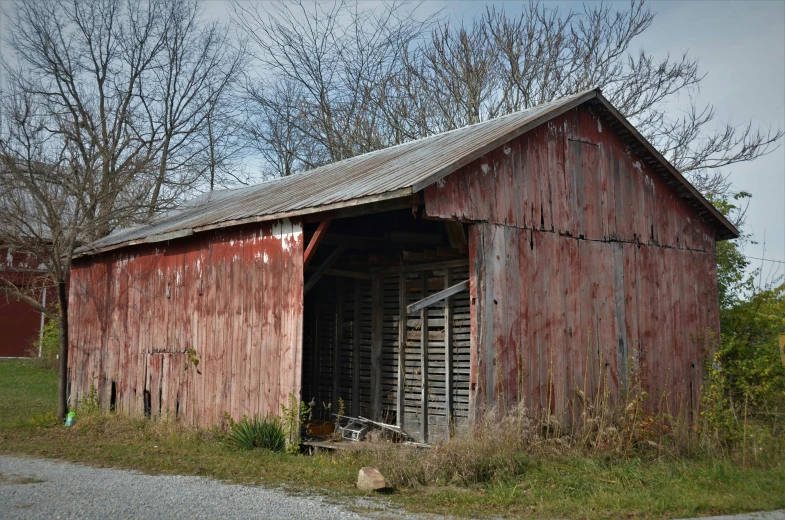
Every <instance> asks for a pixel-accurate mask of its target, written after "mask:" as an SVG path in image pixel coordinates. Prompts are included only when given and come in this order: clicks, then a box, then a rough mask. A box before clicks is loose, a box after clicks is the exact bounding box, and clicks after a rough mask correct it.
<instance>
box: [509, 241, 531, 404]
mask: <svg viewBox="0 0 785 520" xmlns="http://www.w3.org/2000/svg"><path fill="white" fill-rule="evenodd" d="M531 233H532V232H531V231H526V230H522V231H521V232H520V233H519V235H518V243H517V246H518V249H517V251H515V253H517V257H518V263H517V267H518V270H517V271H512V270H511V271H510V276H517V277H518V279H519V280H520V284H519V286H518V287H517V289H518V295H517V297H518V312H519V314H518V317H519V319H518V320H517V323H516V325H517V327H514V328H513V331H515V332H517V334H518V338H519V344H518V349H517V350H518V351H517V353H516V360H515V365H516V370H517V372H518V374H519V375H518V382H517V383H518V389H517V396H518V397H517V399H518V402H519V403H522V406H525V407H527V408H529V409H530V408H531V406H532V402H531V366H532V356H531V348H532V340H531V329H532V326H531V319H532V308H531V305H530V302H531V293H532V285H533V283H534V280H533V279H532V277H531V276H530V275H529V272H530V270H531V269H532V266H533V264H534V259H533V258H532V254H531V253H532V250H531V247H530V244H531Z"/></svg>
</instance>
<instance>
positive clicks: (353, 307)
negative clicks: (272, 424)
mask: <svg viewBox="0 0 785 520" xmlns="http://www.w3.org/2000/svg"><path fill="white" fill-rule="evenodd" d="M321 228H322V233H323V236H322V237H321V238H320V245H319V246H318V250H317V251H316V252H315V253H314V256H313V260H312V261H311V262H310V263H309V265H308V266H307V267H306V273H307V274H306V278H305V280H306V281H305V287H304V291H305V299H304V319H303V379H302V398H303V401H304V402H309V401H312V402H313V411H314V416H315V417H317V418H322V419H325V420H331V419H332V418H333V416H332V415H331V414H332V413H339V412H340V411H342V412H343V414H345V415H348V416H352V417H358V416H362V417H365V418H370V419H373V420H379V421H384V422H386V423H389V424H395V425H398V426H400V427H402V428H405V431H406V432H407V433H409V434H410V435H411V436H412V437H414V438H415V439H417V440H419V441H421V442H438V441H439V440H444V439H445V438H447V436H448V435H449V432H450V427H451V426H453V427H454V426H455V425H460V424H462V423H463V422H465V421H466V419H467V418H468V408H469V369H470V319H469V294H468V291H467V290H465V289H464V290H460V292H457V293H455V294H453V295H452V296H448V297H446V298H443V299H438V301H435V302H433V303H430V305H428V306H426V307H424V308H422V309H419V310H414V311H413V312H407V310H406V307H407V306H409V305H412V304H415V303H416V302H418V301H420V300H422V299H423V298H426V297H428V296H433V295H435V294H436V293H439V292H440V291H443V290H445V289H447V288H450V287H453V286H455V285H456V284H459V283H460V282H463V281H466V280H468V278H469V257H468V246H467V229H466V227H465V225H464V224H461V223H457V222H448V223H445V222H441V221H435V220H423V219H422V217H421V215H420V214H419V213H418V212H417V210H416V209H415V210H414V211H413V210H412V209H403V210H397V211H389V212H384V213H376V214H371V215H364V216H360V217H354V218H346V219H340V220H335V221H332V222H331V223H328V224H321ZM319 229H320V223H313V224H307V225H306V228H305V235H306V243H309V242H310V240H311V238H312V237H313V236H314V235H316V234H317V233H319V232H320V231H319ZM467 287H468V285H467ZM400 316H406V320H405V323H404V324H402V323H401V319H400ZM423 323H427V326H426V327H423V325H422V324H423ZM402 342H405V344H406V348H405V351H404V355H403V357H402V358H401V357H400V356H399V345H400V344H401V343H402ZM401 366H404V367H405V369H404V370H403V371H401V370H400V369H399V367H401ZM423 367H427V369H423ZM401 373H402V374H403V378H402V379H401V378H400V377H399V375H400V374H401ZM372 382H375V383H376V388H374V387H373V386H372ZM400 398H402V399H403V401H402V402H401V401H400V400H399V399H400ZM339 399H340V400H342V402H343V407H341V404H340V401H339ZM341 409H342V410H341ZM401 409H403V410H405V413H404V415H403V417H399V410H401Z"/></svg>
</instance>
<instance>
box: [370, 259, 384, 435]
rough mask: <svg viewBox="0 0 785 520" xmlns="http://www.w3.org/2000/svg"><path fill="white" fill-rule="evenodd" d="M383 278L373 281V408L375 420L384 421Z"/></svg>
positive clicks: (374, 278)
mask: <svg viewBox="0 0 785 520" xmlns="http://www.w3.org/2000/svg"><path fill="white" fill-rule="evenodd" d="M383 298H384V295H383V288H382V277H381V276H379V275H378V274H377V275H374V276H373V278H372V279H371V406H372V407H373V419H374V420H375V421H381V420H382V377H383V375H382V343H383V333H384V300H383Z"/></svg>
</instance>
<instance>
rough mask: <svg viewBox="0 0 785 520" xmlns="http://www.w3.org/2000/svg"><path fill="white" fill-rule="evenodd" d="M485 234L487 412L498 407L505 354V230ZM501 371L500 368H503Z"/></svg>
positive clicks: (490, 227) (489, 226) (490, 228)
mask: <svg viewBox="0 0 785 520" xmlns="http://www.w3.org/2000/svg"><path fill="white" fill-rule="evenodd" d="M484 231H485V232H486V233H487V236H486V238H485V250H484V251H483V254H484V255H485V261H484V264H485V269H486V276H485V291H484V293H483V294H482V298H483V300H484V301H483V309H484V313H483V315H482V319H483V321H484V327H485V328H484V332H485V334H484V336H483V338H482V342H483V345H482V347H481V348H482V349H483V350H482V352H483V357H484V363H485V374H484V376H485V392H486V401H485V405H486V406H487V407H488V409H490V408H493V407H494V406H495V405H496V404H497V399H498V398H500V397H501V395H499V394H500V392H499V387H498V384H499V383H501V381H499V375H498V374H497V370H498V369H497V358H498V357H499V354H500V352H503V351H504V349H505V348H506V346H505V345H504V337H503V335H502V334H503V332H502V331H503V330H504V319H503V312H502V311H501V309H499V299H500V298H502V297H501V294H502V292H503V291H504V290H505V288H504V267H503V259H504V258H505V252H504V229H503V228H501V227H499V226H495V225H492V224H486V225H485V226H484ZM498 368H501V367H500V366H499V367H498Z"/></svg>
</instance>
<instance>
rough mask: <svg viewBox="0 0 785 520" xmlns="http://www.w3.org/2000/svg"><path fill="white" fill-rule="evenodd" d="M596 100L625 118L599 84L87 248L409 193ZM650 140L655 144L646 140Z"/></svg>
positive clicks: (209, 201) (190, 210)
mask: <svg viewBox="0 0 785 520" xmlns="http://www.w3.org/2000/svg"><path fill="white" fill-rule="evenodd" d="M590 100H599V101H600V104H601V105H602V106H604V107H605V108H607V109H608V110H612V112H611V113H612V115H614V116H616V117H621V116H620V115H619V114H618V112H616V111H615V109H613V107H612V106H611V105H610V103H609V102H608V101H607V100H605V98H604V97H602V95H601V94H600V92H599V90H598V89H597V90H590V91H586V92H582V93H580V94H576V95H574V96H569V97H565V98H561V99H558V100H556V101H553V102H550V103H546V104H543V105H539V106H536V107H532V108H530V109H527V110H524V111H520V112H514V113H512V114H509V115H506V116H502V117H498V118H496V119H492V120H490V121H485V122H483V123H477V124H474V125H470V126H466V127H464V128H459V129H456V130H451V131H449V132H444V133H441V134H436V135H432V136H429V137H425V138H422V139H418V140H416V141H411V142H408V143H404V144H400V145H396V146H392V147H389V148H385V149H382V150H378V151H375V152H370V153H367V154H364V155H359V156H357V157H352V158H350V159H346V160H343V161H339V162H336V163H332V164H327V165H325V166H321V167H319V168H315V169H313V170H310V171H308V172H304V173H298V174H296V175H292V176H290V177H283V178H279V179H275V180H271V181H268V182H263V183H260V184H256V185H253V186H248V187H243V188H238V189H230V190H221V191H214V192H211V193H209V194H206V195H203V196H201V197H197V198H195V199H193V200H192V201H190V202H188V203H186V204H183V205H181V206H180V207H179V208H177V209H175V210H173V211H170V212H168V213H165V214H162V215H159V216H157V217H156V218H155V219H154V220H153V221H152V222H151V223H150V224H148V225H144V226H139V227H135V228H129V229H122V230H118V231H115V232H113V233H112V234H110V235H108V236H106V237H104V238H101V239H99V240H97V241H95V242H93V243H92V244H90V246H88V247H86V248H84V249H83V250H82V251H81V253H82V254H91V253H95V252H99V251H102V250H108V249H114V248H117V247H122V246H124V245H131V244H137V243H143V242H159V241H163V240H169V239H173V238H177V237H181V236H187V235H191V234H193V233H195V232H199V231H203V230H207V229H214V228H216V227H225V226H230V225H237V224H242V223H246V222H259V221H265V220H272V219H277V218H281V217H289V216H296V215H302V214H307V213H315V212H319V211H327V210H331V209H336V208H340V207H344V206H348V205H357V204H364V203H369V202H376V201H380V200H386V199H392V198H398V197H405V196H409V195H411V194H412V193H415V192H417V191H420V190H422V189H423V188H424V187H426V186H428V185H430V184H432V183H433V182H436V181H437V180H438V179H440V178H442V177H444V176H446V175H448V174H449V173H451V172H453V171H455V170H457V169H459V168H461V167H462V166H465V165H466V164H468V163H470V162H471V161H473V160H475V159H477V158H478V157H481V156H483V155H485V154H486V153H488V152H490V151H491V150H493V149H494V148H497V147H498V146H500V145H502V144H504V143H506V142H508V141H510V140H511V139H514V138H515V137H517V136H519V135H521V134H523V133H524V132H526V131H528V130H530V129H532V128H534V127H536V126H538V125H540V124H542V123H544V122H546V121H548V120H549V119H551V118H553V117H556V116H557V115H560V114H562V113H564V112H566V111H568V110H571V109H572V108H575V107H576V106H578V105H580V104H583V103H585V102H587V101H590ZM621 119H622V120H623V121H622V122H623V123H624V127H625V128H626V129H628V130H629V129H632V131H634V128H632V125H630V124H629V122H627V121H626V119H624V118H623V117H621ZM635 134H636V135H634V137H635V138H636V139H640V140H643V141H644V142H645V139H643V138H642V137H641V136H640V134H637V132H635ZM645 144H647V145H648V146H649V147H650V146H651V145H649V143H647V142H646V143H645ZM651 150H654V149H653V148H651ZM655 153H656V151H655ZM656 159H657V161H656V162H658V163H662V162H664V163H665V165H666V166H667V167H668V168H667V169H668V173H670V174H671V175H673V174H675V175H676V176H678V179H671V180H677V181H679V182H678V184H679V185H682V186H689V188H692V189H691V190H689V191H690V193H688V194H687V196H688V197H691V198H697V200H693V202H697V203H699V204H698V205H699V206H703V208H702V209H704V210H708V211H709V213H711V215H710V216H712V217H714V218H715V219H717V217H719V219H721V220H720V222H717V224H720V225H721V226H722V227H724V228H726V234H728V233H727V231H730V232H731V233H730V234H731V235H733V234H735V235H738V231H736V229H735V228H734V227H733V226H732V225H731V224H730V223H729V222H728V221H727V220H725V218H724V217H722V215H721V214H720V213H719V212H718V211H717V210H716V209H715V208H714V207H713V206H711V204H709V203H708V202H707V201H706V200H705V199H704V198H703V197H702V196H701V195H700V194H699V193H698V192H697V191H696V190H695V189H694V188H693V187H692V186H691V185H689V183H688V182H687V181H686V180H684V178H683V177H682V176H681V175H680V174H679V173H678V171H676V170H675V168H674V167H673V166H672V165H670V164H669V163H668V162H667V161H666V160H665V159H664V158H662V156H660V155H659V154H657V157H656ZM685 198H687V197H685ZM715 227H716V226H715ZM718 236H720V235H719V234H718ZM724 238H728V237H724Z"/></svg>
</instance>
